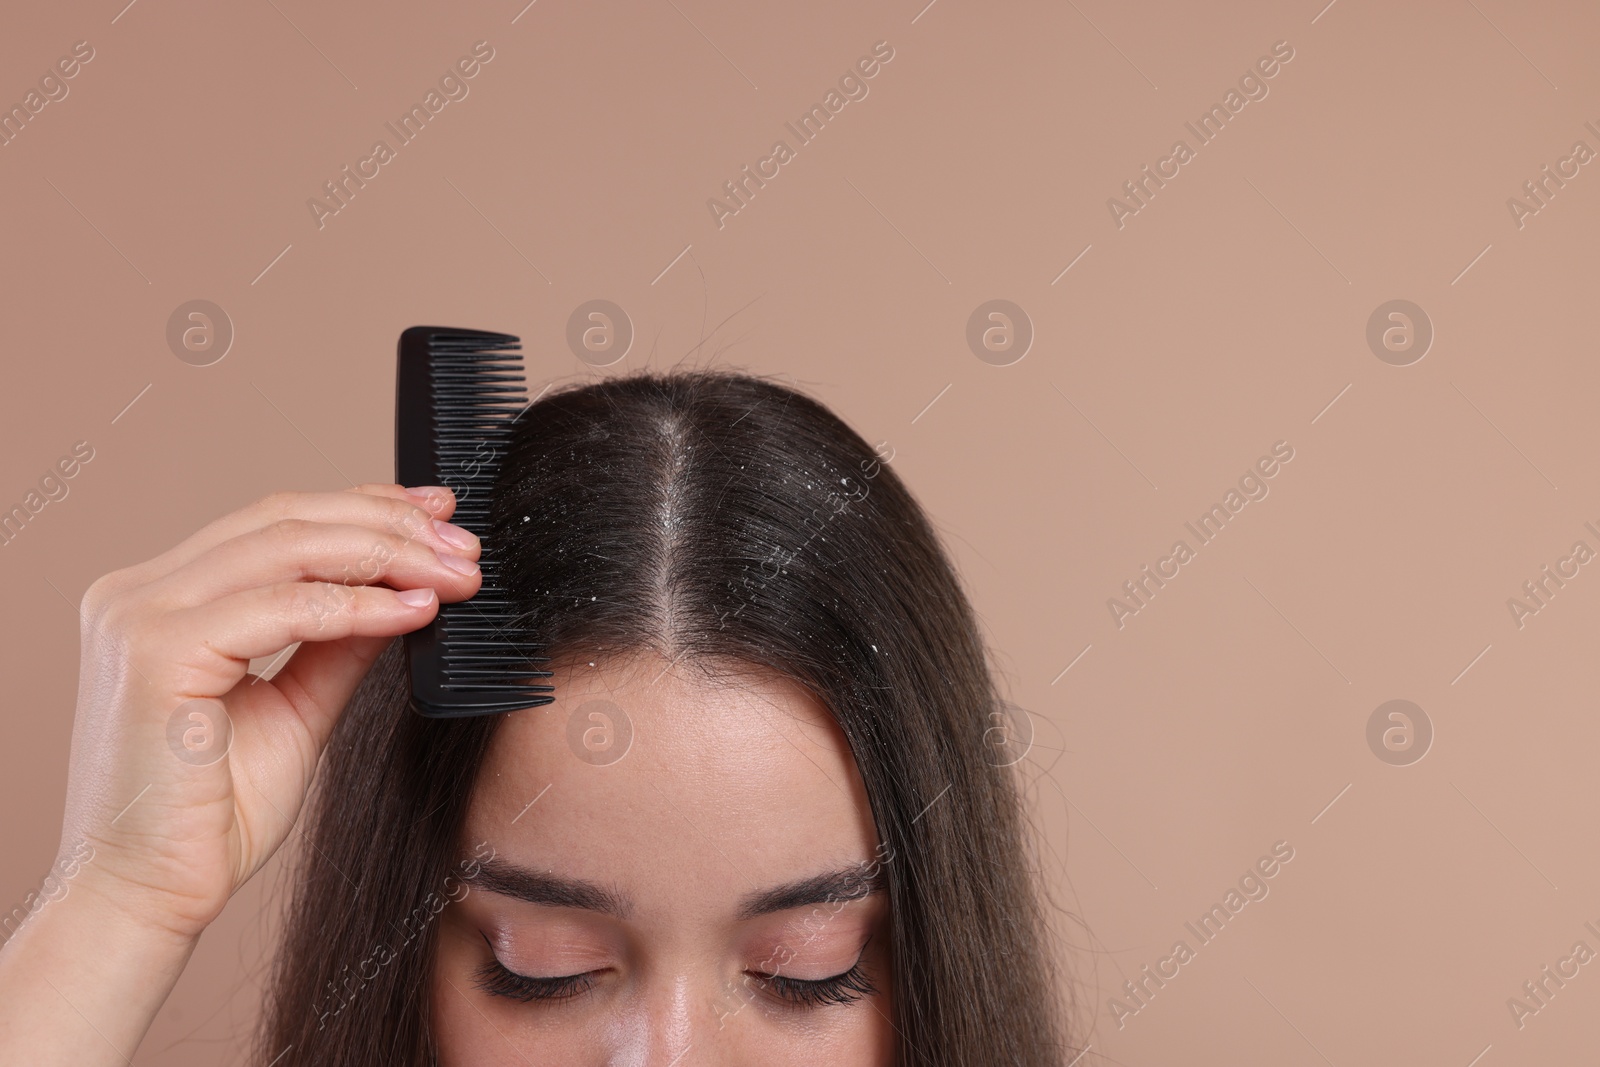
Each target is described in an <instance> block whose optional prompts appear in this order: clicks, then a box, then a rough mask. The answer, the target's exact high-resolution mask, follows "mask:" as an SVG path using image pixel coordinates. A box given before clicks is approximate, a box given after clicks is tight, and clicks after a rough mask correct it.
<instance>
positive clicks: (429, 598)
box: [394, 589, 433, 608]
mask: <svg viewBox="0 0 1600 1067" xmlns="http://www.w3.org/2000/svg"><path fill="white" fill-rule="evenodd" d="M394 596H395V599H396V600H398V601H400V603H402V604H404V605H405V606H406V607H408V608H425V607H427V606H428V605H429V604H431V603H433V590H432V589H402V590H400V592H398V593H396V594H395V595H394Z"/></svg>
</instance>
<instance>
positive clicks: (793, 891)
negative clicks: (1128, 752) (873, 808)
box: [468, 859, 888, 921]
mask: <svg viewBox="0 0 1600 1067" xmlns="http://www.w3.org/2000/svg"><path fill="white" fill-rule="evenodd" d="M468 880H469V881H471V882H472V883H473V884H475V885H477V886H478V888H480V889H486V890H488V891H489V892H491V893H497V894H499V895H500V896H506V897H513V898H515V899H517V900H522V901H526V902H527V903H529V904H538V905H541V906H543V907H547V908H578V909H580V910H583V911H595V912H600V913H601V914H604V915H614V916H616V917H617V918H619V919H626V918H628V917H630V916H631V915H632V914H633V902H632V901H631V900H629V899H628V897H627V896H626V895H625V894H623V893H621V892H619V891H617V890H615V889H609V888H607V887H605V886H602V885H599V884H597V883H594V882H586V881H583V880H582V879H578V878H564V877H561V876H559V875H554V874H544V873H541V872H539V871H535V870H532V869H530V868H527V867H519V866H516V865H515V864H511V863H506V862H504V861H503V860H497V859H490V860H484V861H482V862H481V863H480V864H479V866H478V873H477V874H476V875H474V876H473V877H472V878H470V879H468ZM887 887H888V879H887V877H886V876H885V874H884V870H883V867H882V866H881V865H879V866H876V867H873V865H871V864H866V863H861V864H855V865H852V866H849V867H841V868H839V869H838V870H833V871H825V872H823V873H821V874H815V875H812V876H810V877H808V878H800V879H797V880H795V881H793V882H785V883H784V884H782V885H778V886H773V887H771V888H769V889H762V890H758V891H757V892H754V893H750V894H747V895H746V896H745V897H744V898H743V899H741V900H740V902H739V907H738V910H737V911H736V913H735V915H736V917H737V918H738V919H740V920H741V921H742V920H745V919H754V918H757V917H759V916H762V915H771V914H773V913H775V912H780V911H790V910H792V909H794V908H804V907H809V906H814V905H817V904H831V903H840V904H843V903H848V902H849V901H853V900H862V899H864V898H866V897H869V896H872V895H873V894H875V893H881V892H884V891H885V890H886V889H887Z"/></svg>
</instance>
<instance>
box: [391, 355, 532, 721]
mask: <svg viewBox="0 0 1600 1067" xmlns="http://www.w3.org/2000/svg"><path fill="white" fill-rule="evenodd" d="M520 345H521V341H520V340H519V339H518V338H516V337H513V336H511V335H510V334H504V333H485V332H483V331H481V330H458V329H452V328H450V327H447V326H413V327H411V328H410V329H409V330H406V331H405V332H404V333H402V334H401V335H400V353H399V373H398V377H397V381H396V385H395V426H394V429H395V481H397V482H399V483H400V484H401V485H408V486H415V485H442V486H445V487H447V488H449V489H450V490H452V491H453V492H454V493H455V495H456V510H455V514H454V515H452V516H451V518H450V521H451V522H454V523H455V524H456V525H458V526H464V527H466V528H467V529H468V530H471V531H472V532H473V533H475V534H477V535H478V537H479V539H480V540H482V541H483V542H484V543H483V550H482V553H481V554H480V557H479V560H478V565H479V567H480V568H481V569H482V571H483V585H482V586H481V587H480V588H479V590H478V592H477V593H476V594H475V595H474V596H473V597H472V598H471V599H470V600H464V601H461V602H460V603H455V604H441V605H440V607H439V613H438V615H436V616H435V617H434V619H433V621H432V622H430V623H428V625H427V626H424V627H422V628H421V629H420V630H413V631H411V632H410V633H408V634H406V635H405V650H406V670H407V672H408V673H409V674H410V676H411V707H412V709H413V710H414V711H416V712H417V713H418V714H421V715H425V716H427V717H428V718H434V719H449V718H461V717H465V716H470V715H491V714H494V713H495V712H501V711H515V710H516V709H518V708H528V707H536V706H538V705H541V704H548V703H550V702H551V701H553V700H554V699H555V698H554V697H553V696H551V695H550V693H551V692H552V691H553V688H554V687H552V686H550V685H544V684H537V683H535V682H532V681H530V679H534V678H548V677H550V672H549V671H548V670H544V669H542V668H541V667H540V664H543V663H546V662H547V661H548V659H547V657H545V656H543V655H541V654H540V649H539V648H538V647H537V646H536V644H535V642H534V641H533V640H532V639H531V636H530V634H529V633H528V632H527V630H526V629H525V627H524V625H523V624H522V621H521V614H520V613H519V612H518V611H517V610H516V609H515V607H514V606H513V605H512V604H511V603H510V601H509V600H508V599H507V596H506V590H505V587H504V586H503V584H502V581H501V575H500V561H499V559H498V558H496V557H495V555H494V551H493V546H491V545H490V544H489V543H488V541H487V540H486V539H485V538H484V533H485V532H486V530H487V528H488V525H489V504H490V496H491V492H492V490H493V486H494V482H495V476H496V474H497V473H498V472H499V470H500V463H501V460H502V459H503V458H504V456H505V453H506V448H507V444H508V441H509V438H510V435H511V424H512V422H513V421H515V418H516V416H517V415H519V414H521V412H522V409H523V408H525V407H526V406H527V403H528V395H527V388H526V386H524V385H523V384H522V382H523V376H522V353H521V349H520Z"/></svg>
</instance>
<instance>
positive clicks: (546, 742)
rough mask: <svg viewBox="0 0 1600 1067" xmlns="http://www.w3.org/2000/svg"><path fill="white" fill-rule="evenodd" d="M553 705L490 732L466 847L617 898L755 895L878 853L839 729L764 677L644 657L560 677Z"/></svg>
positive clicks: (778, 681)
mask: <svg viewBox="0 0 1600 1067" xmlns="http://www.w3.org/2000/svg"><path fill="white" fill-rule="evenodd" d="M552 682H553V684H554V686H555V701H554V703H552V704H548V705H545V706H543V707H539V708H528V709H525V710H523V711H518V712H514V713H511V714H509V715H507V716H506V718H505V719H504V721H502V722H501V724H500V726H499V728H498V730H497V732H496V734H495V737H494V741H493V743H492V744H491V746H490V749H489V752H488V754H487V757H486V759H485V761H484V764H483V767H482V770H481V771H480V773H479V777H478V781H477V783H476V788H475V789H474V793H473V799H472V804H471V808H470V812H469V816H468V826H467V834H468V836H469V838H470V839H471V840H470V842H469V847H470V846H471V845H474V844H476V843H478V842H480V841H487V842H488V843H490V844H491V845H493V846H494V848H495V850H496V853H497V855H499V856H501V857H503V858H505V859H507V860H510V861H512V862H515V863H519V864H521V865H524V866H531V867H534V868H536V869H540V870H553V871H556V872H558V873H560V874H564V875H569V876H573V877H580V878H589V879H593V880H597V881H602V882H606V883H609V884H614V885H617V886H619V887H622V888H626V889H630V890H634V889H638V890H647V889H648V887H649V886H650V885H652V884H658V883H660V884H664V883H669V882H670V883H672V884H675V885H677V886H680V887H687V886H694V887H697V889H698V890H699V891H700V892H701V893H702V896H704V894H706V893H713V894H714V895H716V896H723V897H727V898H730V899H731V898H733V897H736V896H738V895H741V894H742V893H744V892H746V891H747V890H749V889H750V888H754V887H758V886H764V885H768V884H772V883H776V882H781V881H784V880H787V879H790V878H793V877H796V876H800V875H807V874H811V873H814V872H815V871H816V870H818V869H821V868H824V867H828V866H830V865H839V864H847V863H851V862H865V861H869V860H870V859H871V858H872V856H873V850H874V848H875V847H876V845H877V835H876V832H875V830H874V828H873V825H872V818H871V814H870V810H869V808H868V805H867V799H866V794H865V790H864V788H863V787H862V784H861V779H860V776H859V774H858V773H857V771H856V767H855V763H854V760H853V759H852V757H851V754H850V751H849V748H848V745H847V744H846V742H845V739H844V735H843V733H842V732H841V731H840V730H839V727H838V725H837V724H836V723H835V722H834V720H833V717H832V715H831V714H830V713H829V712H828V710H827V708H826V707H824V706H823V705H822V704H821V703H820V702H819V701H817V700H816V698H815V697H813V696H812V695H811V694H810V693H809V692H808V691H807V690H805V689H804V688H803V687H801V686H799V685H798V684H796V683H794V682H792V681H790V680H788V679H786V678H783V677H782V676H780V675H777V674H775V673H772V672H768V671H758V670H756V669H754V668H747V669H743V670H741V671H740V672H739V673H738V675H737V676H734V677H717V678H708V677H707V676H706V675H705V674H704V673H703V672H702V671H701V670H700V668H698V667H696V666H694V665H692V664H691V665H685V664H684V663H683V662H682V661H680V662H679V663H677V664H672V663H669V662H668V661H667V660H665V659H663V658H661V657H659V656H656V655H654V654H647V655H640V656H633V657H630V658H628V659H626V660H596V661H595V663H594V665H593V666H590V665H589V664H588V663H587V662H585V663H581V664H578V665H576V666H574V667H565V668H562V669H559V670H557V671H556V674H555V677H554V678H553V679H552Z"/></svg>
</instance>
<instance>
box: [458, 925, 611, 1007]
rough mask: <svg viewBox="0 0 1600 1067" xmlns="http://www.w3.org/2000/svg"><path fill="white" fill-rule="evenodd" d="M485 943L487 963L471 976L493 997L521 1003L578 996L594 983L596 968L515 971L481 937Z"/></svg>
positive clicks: (486, 940)
mask: <svg viewBox="0 0 1600 1067" xmlns="http://www.w3.org/2000/svg"><path fill="white" fill-rule="evenodd" d="M483 941H484V944H486V945H489V962H488V963H486V964H484V965H483V966H482V967H480V968H479V969H478V971H477V973H476V975H475V977H476V978H477V980H478V982H477V985H478V988H479V989H481V990H483V991H484V992H485V993H488V994H490V995H491V996H496V997H508V998H510V999H512V1000H520V1001H521V1002H523V1003H524V1004H528V1003H531V1002H533V1001H536V1000H566V999H568V998H569V997H575V996H578V995H579V994H580V993H583V992H585V991H586V990H588V989H589V988H590V987H591V986H593V985H594V983H595V975H596V974H598V973H599V972H597V971H584V972H582V973H580V974H558V975H551V976H548V977H545V976H539V975H531V974H518V973H517V972H516V971H513V970H511V968H509V967H507V966H506V965H505V964H503V963H501V962H500V957H499V956H496V955H494V946H493V945H492V944H490V943H489V939H488V938H487V937H485V938H484V939H483Z"/></svg>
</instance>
